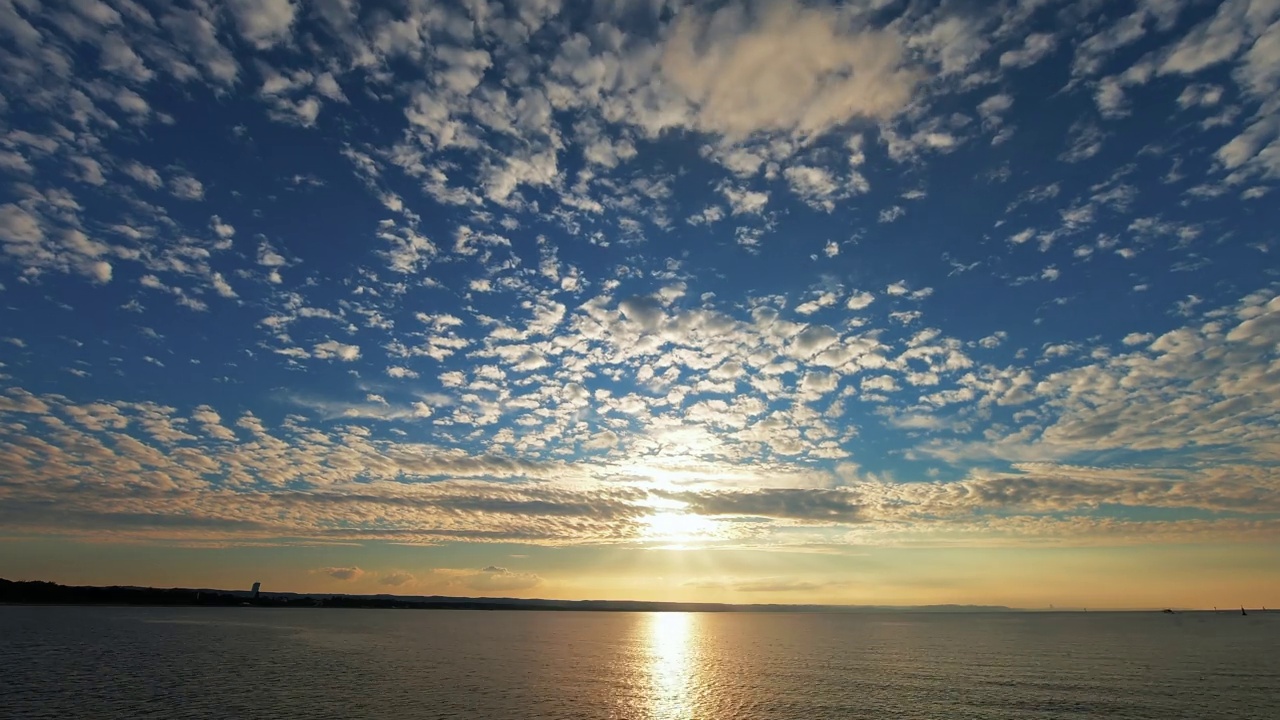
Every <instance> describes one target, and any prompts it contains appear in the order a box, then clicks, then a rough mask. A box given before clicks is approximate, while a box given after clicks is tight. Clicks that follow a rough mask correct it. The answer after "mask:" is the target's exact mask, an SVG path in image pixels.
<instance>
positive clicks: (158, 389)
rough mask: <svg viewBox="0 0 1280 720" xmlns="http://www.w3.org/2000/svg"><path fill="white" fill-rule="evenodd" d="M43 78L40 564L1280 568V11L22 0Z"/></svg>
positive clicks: (26, 62)
mask: <svg viewBox="0 0 1280 720" xmlns="http://www.w3.org/2000/svg"><path fill="white" fill-rule="evenodd" d="M0 70H2V72H0V76H2V78H0V175H2V176H3V177H2V178H0V241H3V252H2V253H0V286H2V287H3V290H2V291H0V303H2V304H3V307H4V318H5V320H4V326H3V332H2V333H0V335H3V336H4V337H3V343H0V362H2V363H3V365H2V367H0V382H2V383H3V391H2V393H0V498H3V503H2V505H0V520H2V521H3V522H2V523H0V524H2V525H3V527H4V528H5V530H4V532H3V534H4V536H5V544H4V545H0V547H7V548H8V549H9V550H11V551H13V556H12V558H11V560H10V561H9V563H8V565H9V569H8V570H6V567H5V565H6V563H4V562H0V572H6V571H7V572H9V573H10V574H15V573H16V574H26V575H32V576H41V577H54V578H66V579H71V580H74V579H76V578H82V577H89V578H97V576H96V575H93V574H92V573H91V572H89V570H88V569H87V566H86V565H85V564H84V563H83V562H80V563H79V564H77V562H76V561H75V560H74V558H75V557H77V554H78V553H79V552H80V551H83V550H84V549H85V548H87V547H89V546H93V547H94V548H95V549H94V552H95V553H105V555H104V556H103V557H104V558H106V559H105V560H103V561H102V562H98V563H95V565H94V567H96V568H109V569H111V570H112V571H113V572H124V571H125V570H127V569H128V567H129V566H128V562H127V558H128V556H129V553H130V552H135V551H137V549H138V548H139V547H142V546H145V547H147V548H148V552H154V553H157V554H156V555H155V557H156V560H155V561H154V562H153V563H152V564H150V565H149V566H148V568H149V569H148V570H146V572H142V573H140V574H138V575H137V577H138V578H139V579H138V581H139V582H156V583H161V582H163V581H166V580H170V579H173V580H174V581H175V582H176V581H178V580H181V581H183V582H186V583H189V584H199V583H204V582H208V583H212V582H213V580H215V579H221V578H222V575H220V574H219V572H221V571H220V570H216V568H217V567H223V566H224V565H227V564H233V563H231V561H230V558H237V559H236V561H235V562H247V561H245V560H244V557H245V556H244V555H243V554H242V553H244V552H248V551H249V549H252V552H253V553H254V555H253V558H254V559H253V561H252V562H254V563H258V564H257V565H253V567H260V568H262V569H263V571H264V572H271V573H274V576H276V577H284V578H288V579H290V581H291V582H293V583H294V584H295V585H305V586H309V587H317V588H328V589H341V588H347V589H352V590H353V591H354V590H369V589H373V588H382V589H386V588H387V587H389V586H390V587H395V588H400V589H402V590H408V589H411V588H412V589H416V590H418V591H423V592H425V591H428V590H438V591H450V592H457V593H458V594H462V593H463V592H470V593H474V592H477V591H505V592H510V593H517V594H530V595H552V596H582V595H584V594H591V595H593V596H636V595H637V593H640V591H642V590H644V591H645V592H648V589H649V588H651V587H653V586H654V585H653V582H655V581H654V578H659V577H660V578H661V579H662V582H660V583H658V585H660V586H661V587H662V588H664V589H663V590H661V591H660V592H658V593H657V594H659V595H662V596H663V597H681V598H684V597H689V598H709V599H748V600H754V599H769V600H776V599H783V600H796V601H808V600H811V599H818V600H823V601H828V600H829V601H845V600H847V601H853V600H864V599H869V598H877V597H882V596H891V597H893V598H896V599H900V600H916V599H935V598H947V599H950V598H952V597H964V598H968V599H974V600H977V601H1000V600H1007V599H1009V598H1013V599H1014V600H1016V601H1021V600H1026V599H1027V598H1026V597H1024V596H1022V595H1018V594H1016V593H1013V594H1010V592H1009V591H1008V590H1007V588H1008V587H1009V583H1010V582H1012V580H1011V579H1010V576H1007V573H1006V570H998V569H992V568H991V567H990V566H989V565H990V564H986V563H984V562H983V558H996V557H1004V555H1001V554H1002V553H1010V552H1014V553H1017V552H1031V551H1032V549H1034V548H1056V549H1059V550H1061V551H1062V552H1061V554H1059V555H1054V556H1053V558H1054V559H1052V560H1047V561H1044V562H1048V567H1058V568H1065V567H1074V568H1077V569H1079V568H1085V569H1086V570H1087V569H1088V568H1090V567H1094V568H1097V569H1098V572H1099V573H1101V575H1100V577H1104V578H1105V582H1107V583H1110V582H1114V581H1115V580H1116V579H1117V578H1118V577H1120V576H1122V575H1125V574H1126V573H1128V574H1129V576H1132V568H1133V566H1132V565H1124V564H1123V563H1121V564H1120V565H1118V566H1117V565H1114V564H1107V565H1106V566H1107V567H1108V568H1111V570H1108V571H1106V572H1103V570H1102V565H1099V564H1098V563H1100V562H1101V561H1095V560H1089V558H1097V557H1099V556H1098V555H1097V554H1096V553H1097V552H1098V549H1099V548H1112V549H1115V552H1116V553H1117V555H1114V556H1113V557H1121V556H1123V557H1129V556H1131V555H1132V556H1133V557H1134V558H1136V559H1135V560H1134V561H1133V562H1134V563H1141V562H1144V560H1143V559H1142V558H1144V557H1147V556H1144V555H1143V554H1142V553H1143V552H1148V553H1155V554H1159V553H1166V552H1167V551H1168V549H1169V548H1173V547H1188V546H1201V550H1199V551H1197V552H1202V554H1203V553H1204V552H1208V553H1209V554H1208V555H1203V557H1206V558H1209V559H1207V560H1204V561H1203V562H1204V563H1206V565H1205V567H1209V566H1212V565H1213V563H1214V562H1216V560H1214V559H1213V558H1216V557H1218V556H1217V555H1213V552H1217V551H1216V550H1212V549H1213V548H1218V549H1222V548H1228V547H1236V548H1239V547H1248V548H1252V549H1248V550H1246V551H1239V552H1245V553H1246V554H1248V555H1249V557H1257V558H1259V559H1258V563H1257V564H1256V565H1253V566H1249V567H1247V568H1246V569H1244V570H1241V573H1242V574H1241V576H1240V577H1241V578H1247V577H1252V578H1254V579H1255V580H1253V581H1252V582H1255V583H1261V584H1262V585H1261V587H1262V588H1263V589H1265V590H1267V591H1268V592H1274V591H1276V590H1277V589H1278V588H1280V577H1278V576H1277V575H1276V574H1275V573H1274V571H1270V574H1268V573H1267V571H1265V570H1263V569H1262V568H1265V567H1266V566H1268V565H1269V564H1271V563H1272V561H1273V560H1276V559H1277V558H1276V557H1274V553H1272V554H1271V555H1267V554H1266V553H1265V552H1262V554H1260V555H1259V554H1258V553H1260V552H1261V550H1260V548H1262V547H1265V546H1268V545H1269V544H1271V543H1275V541H1276V540H1277V539H1280V478H1278V477H1277V476H1276V473H1275V470H1274V467H1275V465H1276V461H1277V459H1280V443H1278V437H1277V418H1278V417H1280V355H1278V353H1277V347H1278V343H1280V298H1278V296H1277V281H1278V278H1277V273H1276V267H1277V265H1276V263H1275V261H1274V257H1275V252H1276V249H1277V248H1276V230H1275V228H1276V227H1277V220H1280V212H1277V210H1276V207H1277V204H1276V197H1277V196H1276V195H1275V193H1274V189H1275V184H1276V180H1277V178H1278V177H1280V105H1278V104H1277V99H1276V98H1277V97H1280V94H1278V93H1277V90H1278V89H1280V3H1276V2H1274V1H1266V2H1264V1H1261V0H1255V1H1253V2H1245V1H1235V2H1233V1H1228V2H1222V3H1210V2H1195V1H1183V0H1151V1H1148V2H1137V3H1129V2H1055V1H1053V0H1024V1H1022V2H999V3H963V2H954V3H941V4H937V3H926V2H891V1H888V0H874V1H870V2H851V3H846V4H842V5H828V4H823V3H795V2H789V1H786V0H777V1H770V2H751V3H739V2H729V3H694V4H679V3H655V2H625V1H620V2H613V3H590V4H586V3H564V4H560V3H554V2H536V1H530V2H508V3H502V2H495V3H484V2H482V1H480V0H474V1H473V2H467V3H461V4H457V5H452V4H442V3H430V2H409V1H405V2H387V3H380V2H379V3H363V4H361V3H357V2H354V1H353V0H323V1H317V2H294V1H291V0H261V1H253V0H234V1H229V2H225V3H207V2H174V3H169V2H165V3H149V2H142V1H140V0H71V1H68V2H56V3H41V2H39V1H38V0H0ZM33 544H34V546H39V547H41V548H43V549H42V550H38V551H36V552H34V554H29V555H24V556H25V558H26V559H25V560H24V559H21V558H19V557H18V556H19V553H18V552H17V549H18V548H19V547H32V546H33ZM76 548H80V550H76ZM406 548H407V550H406ZM1119 548H1123V551H1122V550H1120V549H1119ZM1205 548H1208V550H1205ZM317 549H320V550H325V552H328V553H330V555H329V556H326V555H325V554H324V553H323V552H322V553H319V554H317ZM908 549H914V551H915V552H916V553H917V554H916V555H915V556H914V558H915V559H914V560H911V559H902V558H908V557H912V556H909V555H908V556H904V555H901V552H902V551H905V550H908ZM1222 552H1226V550H1222ZM237 553H241V554H237ZM885 553H888V554H889V555H891V556H892V557H893V558H899V559H896V560H887V559H886V560H883V561H881V560H880V559H879V556H878V555H877V554H885ZM1134 553H1137V554H1136V555H1134ZM889 555H886V556H885V557H889ZM811 556H816V557H818V558H819V559H818V560H813V561H812V562H811V561H810V560H809V559H808V558H810V557H811ZM326 557H329V558H330V559H326ZM866 557H874V558H877V561H876V562H875V563H872V562H871V561H859V560H858V558H866ZM1151 557H1154V555H1151ZM1162 557H1163V555H1162ZM1197 557H1201V555H1197ZM219 558H221V559H219ZM605 558H611V559H616V558H628V559H627V560H625V561H623V562H622V565H623V566H624V567H625V566H626V563H632V564H633V565H634V568H635V569H634V570H632V571H623V570H617V571H616V572H614V571H610V573H605V574H603V575H602V574H600V572H598V568H599V566H601V565H602V564H606V563H605V561H604V559H605ZM654 558H665V559H664V560H661V561H657V560H654ZM673 558H674V559H673ZM727 558H732V560H731V561H730V560H726V559H727ZM947 558H952V559H953V560H954V565H955V567H959V566H961V565H966V564H970V563H971V564H972V565H973V569H972V570H970V571H968V572H966V573H963V574H959V575H957V576H956V577H955V578H954V581H951V580H948V581H946V582H943V581H942V579H941V578H942V576H943V575H945V574H946V572H945V570H944V569H941V568H945V566H946V565H947V563H948V562H952V561H948V560H947ZM2 559H3V556H2V555H0V560H2ZM926 559H928V562H925V560H926ZM935 561H936V562H939V563H941V565H939V568H940V569H938V570H936V572H933V573H932V574H930V573H928V572H923V571H921V572H923V574H921V572H915V573H914V574H913V572H912V571H909V570H907V569H906V566H908V565H912V564H913V563H914V564H916V565H917V566H920V567H923V566H924V565H928V564H929V562H935ZM859 562H865V563H866V567H867V568H870V567H871V565H872V564H874V565H875V567H876V568H877V569H876V570H875V571H874V572H872V571H871V570H867V571H866V573H864V574H862V575H859V574H858V573H859V571H858V570H857V568H858V567H860V566H859ZM1002 562H1003V561H1002ZM1170 562H1174V561H1173V560H1170ZM663 563H666V565H665V566H663ZM672 563H674V565H673V564H672ZM992 563H993V564H999V563H996V562H995V561H994V560H993V561H992ZM607 564H609V565H610V567H613V568H615V569H616V568H617V567H618V566H619V564H618V563H616V562H610V563H607ZM1033 564H1035V563H1033ZM1010 567H1012V566H1010ZM1117 567H1118V568H1120V569H1116V568H1117ZM590 568H596V570H590ZM129 571H130V572H133V570H129ZM1008 572H1010V573H1011V572H1012V570H1009V571H1008ZM1081 572H1084V571H1081ZM86 573H88V574H86ZM592 573H595V574H592ZM1108 573H1110V574H1108ZM1259 573H1261V575H1259ZM908 575H911V578H910V579H909V578H908V577H907V576H908ZM917 575H918V576H919V577H917ZM1258 578H1261V579H1258ZM1099 582H1103V581H1099ZM1241 582H1244V583H1245V584H1246V585H1247V582H1246V581H1245V580H1243V579H1242V580H1241ZM919 587H928V588H929V589H928V590H927V591H924V590H913V589H912V588H919ZM1242 587H1243V586H1242ZM1250 587H1252V586H1250ZM1000 588H1005V590H1000ZM877 589H879V593H878V591H877ZM1254 589H1255V590H1256V589H1257V588H1256V587H1254ZM1188 592H1190V591H1188ZM948 593H950V594H948ZM1002 593H1003V594H1002ZM640 594H645V593H640ZM650 594H652V593H650ZM1187 597H1188V598H1191V597H1193V595H1188V596H1187ZM1194 597H1195V598H1197V599H1198V598H1199V596H1194ZM1082 599H1084V598H1082ZM1188 601H1190V600H1188ZM1119 603H1120V601H1119V600H1117V604H1119ZM1086 604H1087V603H1086ZM1222 604H1229V603H1228V602H1224V603H1222Z"/></svg>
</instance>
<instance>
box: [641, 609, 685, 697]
mask: <svg viewBox="0 0 1280 720" xmlns="http://www.w3.org/2000/svg"><path fill="white" fill-rule="evenodd" d="M694 623H695V618H694V615H693V614H692V613H684V612H654V613H649V627H648V638H647V639H648V643H649V647H648V650H649V665H648V670H649V681H650V685H651V687H652V690H651V692H650V695H649V711H650V717H652V718H655V719H662V720H666V719H667V718H670V719H671V720H677V719H684V718H690V717H693V709H694V702H693V700H694V698H693V695H694V693H693V686H694V683H693V680H694V677H693V676H694V674H695V672H696V670H697V668H696V667H695V665H696V663H695V662H694V660H695V659H694V657H693V644H694V643H693V640H694V638H693V635H694V627H693V626H694Z"/></svg>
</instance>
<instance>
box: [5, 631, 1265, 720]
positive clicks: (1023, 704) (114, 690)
mask: <svg viewBox="0 0 1280 720" xmlns="http://www.w3.org/2000/svg"><path fill="white" fill-rule="evenodd" d="M0 718H6V719H9V718H13V719H17V718H57V719H59V720H68V719H71V718H111V719H117V718H254V719H255V720H256V719H259V718H362V719H363V718H369V719H373V718H377V719H379V720H381V719H382V718H439V719H441V720H443V719H444V718H450V719H452V720H472V719H477V720H501V719H504V718H511V719H517V718H531V719H533V718H536V719H547V720H550V719H555V720H604V719H606V718H608V719H619V720H621V719H628V720H684V719H694V718H698V719H705V720H740V719H741V720H750V719H759V720H821V719H826V718H830V719H836V718H839V719H840V720H846V719H850V718H855V719H856V718H867V719H871V718H886V719H887V718H893V719H913V718H920V719H922V720H923V719H928V720H994V719H996V718H1071V719H1072V720H1085V719H1091V718H1108V719H1114V720H1127V719H1133V720H1137V719H1139V718H1141V719H1143V720H1171V719H1174V718H1195V719H1196V720H1207V719H1213V720H1223V719H1226V718H1250V719H1257V720H1277V719H1280V613H1274V614H1273V613H1266V614H1264V613H1261V612H1253V613H1251V614H1250V615H1249V616H1247V617H1245V616H1241V615H1240V613H1239V612H1238V611H1236V612H1234V613H1231V612H1223V613H1219V614H1215V613H1212V612H1208V613H1180V614H1175V615H1166V614H1160V613H1154V612H1152V613H1135V612H1130V613H1102V612H1088V613H1070V612H1043V613H928V614H924V613H888V612H886V613H830V614H813V613H810V614H801V613H796V614H790V613H746V612H744V613H622V612H618V613H614V612H547V611H461V610H338V609H267V608H248V607H246V608H106V607H0Z"/></svg>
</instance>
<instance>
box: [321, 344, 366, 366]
mask: <svg viewBox="0 0 1280 720" xmlns="http://www.w3.org/2000/svg"><path fill="white" fill-rule="evenodd" d="M311 354H312V355H313V356H315V357H317V358H320V359H321V360H341V361H343V362H353V361H355V360H359V359H360V346H358V345H347V344H344V343H340V342H338V341H337V340H326V341H324V342H322V343H316V345H315V346H314V347H312V348H311Z"/></svg>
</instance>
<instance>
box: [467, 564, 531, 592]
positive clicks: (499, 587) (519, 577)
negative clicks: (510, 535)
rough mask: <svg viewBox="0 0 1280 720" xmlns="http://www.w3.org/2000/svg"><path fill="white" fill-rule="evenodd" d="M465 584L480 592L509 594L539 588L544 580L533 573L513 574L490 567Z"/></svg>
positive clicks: (506, 570)
mask: <svg viewBox="0 0 1280 720" xmlns="http://www.w3.org/2000/svg"><path fill="white" fill-rule="evenodd" d="M464 582H465V584H466V586H467V587H469V588H471V589H472V590H478V591H480V592H508V591H512V590H528V589H529V588H533V587H537V586H538V585H540V584H542V578H540V577H538V576H537V575H535V574H533V573H522V572H513V571H511V570H508V569H506V568H503V567H497V566H494V565H490V566H488V567H486V568H484V569H482V570H480V571H479V572H476V573H473V574H471V575H470V576H468V577H467V578H466V580H465V581H464Z"/></svg>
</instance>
